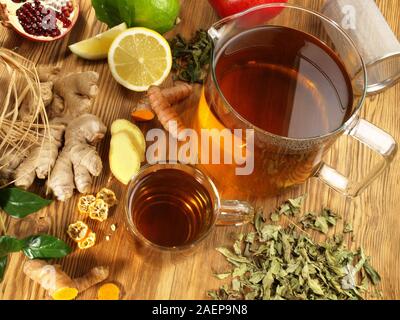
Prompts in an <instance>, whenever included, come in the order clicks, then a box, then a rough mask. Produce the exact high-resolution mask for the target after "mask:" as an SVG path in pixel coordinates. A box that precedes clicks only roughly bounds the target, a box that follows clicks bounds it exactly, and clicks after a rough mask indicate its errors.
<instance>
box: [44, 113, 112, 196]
mask: <svg viewBox="0 0 400 320" xmlns="http://www.w3.org/2000/svg"><path fill="white" fill-rule="evenodd" d="M106 131H107V128H106V126H105V125H104V124H103V123H102V122H101V121H100V119H99V118H97V117H96V116H94V115H91V114H86V115H83V116H80V117H79V118H76V119H74V120H72V121H71V122H70V123H69V125H68V127H67V129H66V131H65V138H64V139H65V142H64V149H63V150H62V152H61V153H60V155H59V156H58V159H57V162H56V164H55V166H54V168H53V171H52V173H51V175H50V178H49V180H48V187H49V188H50V190H51V191H52V192H53V194H54V195H55V196H56V197H57V199H58V200H60V201H66V200H67V199H70V198H71V197H72V195H73V192H74V190H75V188H76V189H78V191H79V192H80V193H88V192H89V191H90V187H91V185H92V176H95V177H97V176H99V175H100V173H101V171H102V169H103V163H102V161H101V158H100V156H99V155H98V153H97V152H96V149H95V148H94V147H93V145H94V144H96V143H97V142H98V141H100V140H102V139H103V138H104V136H105V134H106Z"/></svg>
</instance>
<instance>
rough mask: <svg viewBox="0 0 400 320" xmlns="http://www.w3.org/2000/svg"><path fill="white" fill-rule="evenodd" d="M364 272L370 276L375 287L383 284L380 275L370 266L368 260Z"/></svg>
mask: <svg viewBox="0 0 400 320" xmlns="http://www.w3.org/2000/svg"><path fill="white" fill-rule="evenodd" d="M364 270H365V272H366V274H367V276H368V278H369V279H370V280H371V281H372V283H373V284H374V286H376V285H378V284H379V282H381V280H382V279H381V276H380V275H379V273H378V272H377V271H376V270H375V269H374V268H373V267H372V266H371V265H370V264H369V262H368V260H367V261H366V262H365V263H364Z"/></svg>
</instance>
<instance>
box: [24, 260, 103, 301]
mask: <svg viewBox="0 0 400 320" xmlns="http://www.w3.org/2000/svg"><path fill="white" fill-rule="evenodd" d="M24 273H25V274H26V275H27V276H28V277H29V278H30V279H32V280H33V281H35V282H36V283H38V284H40V286H41V287H42V288H43V289H45V290H46V291H47V292H48V293H49V295H50V296H51V297H52V298H53V299H54V300H73V299H75V298H76V297H77V296H78V294H79V293H82V292H83V291H86V290H87V289H89V288H91V287H93V286H94V285H96V284H98V283H100V282H103V281H104V280H106V279H107V278H108V276H109V270H108V268H106V267H96V268H93V269H92V270H91V271H89V273H87V274H86V275H85V276H83V277H81V278H78V279H75V280H72V279H71V278H70V277H69V276H68V275H67V274H66V273H64V272H63V271H62V269H61V266H59V265H50V264H48V263H47V262H46V261H43V260H28V261H27V262H25V264H24Z"/></svg>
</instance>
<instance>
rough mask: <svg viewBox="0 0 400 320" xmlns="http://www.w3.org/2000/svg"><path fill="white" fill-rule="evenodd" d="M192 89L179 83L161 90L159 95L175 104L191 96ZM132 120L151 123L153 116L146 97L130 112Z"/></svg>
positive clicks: (185, 84)
mask: <svg viewBox="0 0 400 320" xmlns="http://www.w3.org/2000/svg"><path fill="white" fill-rule="evenodd" d="M192 91H193V88H192V86H191V85H189V84H187V83H179V84H177V85H175V86H174V87H170V88H166V89H162V90H161V93H162V95H163V96H164V97H165V98H166V100H167V101H168V102H169V103H170V104H171V105H173V104H176V103H178V102H180V101H182V100H184V99H186V98H187V97H189V96H190V95H191V93H192ZM131 115H132V119H133V120H134V121H139V122H141V121H151V120H153V119H154V117H155V114H154V111H153V110H152V108H151V103H150V101H149V99H148V97H145V98H143V99H142V100H140V101H139V102H138V104H137V106H136V108H135V110H133V111H132V114H131Z"/></svg>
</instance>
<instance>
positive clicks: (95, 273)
mask: <svg viewBox="0 0 400 320" xmlns="http://www.w3.org/2000/svg"><path fill="white" fill-rule="evenodd" d="M109 273H110V271H109V269H108V268H107V267H96V268H93V269H92V270H90V271H89V272H88V273H87V274H85V275H84V276H83V277H81V278H77V279H75V280H74V282H75V284H76V287H77V289H78V291H79V292H84V291H86V290H87V289H90V288H91V287H93V286H94V285H96V284H98V283H100V282H103V281H104V280H106V279H107V278H108V276H109Z"/></svg>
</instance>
